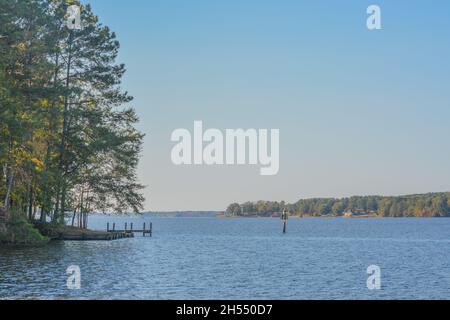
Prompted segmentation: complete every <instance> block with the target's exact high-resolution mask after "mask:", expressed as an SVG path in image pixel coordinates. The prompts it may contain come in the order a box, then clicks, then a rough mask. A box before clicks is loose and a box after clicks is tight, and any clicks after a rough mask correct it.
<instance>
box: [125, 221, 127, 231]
mask: <svg viewBox="0 0 450 320" xmlns="http://www.w3.org/2000/svg"><path fill="white" fill-rule="evenodd" d="M125 232H127V223H126V222H125Z"/></svg>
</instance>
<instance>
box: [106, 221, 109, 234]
mask: <svg viewBox="0 0 450 320" xmlns="http://www.w3.org/2000/svg"><path fill="white" fill-rule="evenodd" d="M106 232H109V222H108V223H107V224H106Z"/></svg>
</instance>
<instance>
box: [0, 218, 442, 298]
mask: <svg viewBox="0 0 450 320" xmlns="http://www.w3.org/2000/svg"><path fill="white" fill-rule="evenodd" d="M112 219H113V218H111V217H109V218H106V217H95V218H93V219H91V222H90V223H91V227H94V228H97V229H104V228H105V227H106V221H112ZM114 220H115V221H116V223H117V227H119V226H122V225H123V222H124V221H128V222H131V221H133V222H134V225H135V228H137V227H140V226H142V222H143V221H146V222H147V223H148V222H149V221H152V222H153V228H154V234H153V237H152V238H142V237H141V236H137V237H136V238H134V239H124V240H118V241H112V242H101V241H95V242H53V243H51V244H50V245H48V246H45V247H39V248H1V249H0V297H1V298H26V299H54V298H57V299H215V298H216V299H228V298H230V299H312V298H314V299H425V298H427V299H449V298H450V250H449V249H450V219H290V220H289V222H288V233H287V234H286V235H282V234H281V223H280V220H278V219H218V218H152V219H143V218H130V217H128V218H114ZM372 264H375V265H378V266H380V268H381V272H382V276H381V281H382V289H381V290H375V291H373V290H368V289H367V287H366V280H367V277H368V275H367V274H366V269H367V267H368V266H369V265H372ZM69 265H78V266H80V268H81V277H82V279H81V289H80V290H69V289H68V288H67V286H66V281H67V277H68V275H67V274H66V269H67V267H68V266H69Z"/></svg>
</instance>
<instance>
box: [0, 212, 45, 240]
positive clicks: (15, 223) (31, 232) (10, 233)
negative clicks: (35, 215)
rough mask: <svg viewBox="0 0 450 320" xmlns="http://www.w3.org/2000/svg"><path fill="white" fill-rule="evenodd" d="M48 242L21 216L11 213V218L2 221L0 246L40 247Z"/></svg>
mask: <svg viewBox="0 0 450 320" xmlns="http://www.w3.org/2000/svg"><path fill="white" fill-rule="evenodd" d="M48 241H49V238H48V237H46V236H43V235H42V234H41V233H40V232H39V231H38V230H37V229H36V228H35V227H34V226H33V225H32V224H31V223H30V222H29V221H27V219H26V218H25V217H23V216H22V215H21V214H18V213H14V212H12V213H11V216H10V217H9V218H8V219H6V220H4V221H3V228H2V230H0V244H8V245H42V244H46V243H47V242H48Z"/></svg>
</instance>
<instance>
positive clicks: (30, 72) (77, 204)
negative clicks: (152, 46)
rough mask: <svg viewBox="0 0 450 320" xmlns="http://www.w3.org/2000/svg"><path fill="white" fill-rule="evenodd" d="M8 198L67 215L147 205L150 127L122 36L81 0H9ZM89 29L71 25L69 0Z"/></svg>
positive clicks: (3, 160) (1, 82)
mask: <svg viewBox="0 0 450 320" xmlns="http://www.w3.org/2000/svg"><path fill="white" fill-rule="evenodd" d="M1 2H2V4H1V7H2V8H1V13H0V119H1V121H0V168H1V172H2V173H3V174H2V175H0V205H2V204H3V206H5V207H6V208H7V209H14V210H16V211H18V212H23V213H24V214H25V213H26V215H27V217H28V219H29V220H33V218H34V215H35V213H36V212H40V213H42V214H41V219H42V221H45V220H46V219H45V218H46V217H48V216H50V217H51V218H52V220H53V221H54V222H55V223H61V222H62V221H63V220H64V218H65V217H66V215H67V214H68V213H73V212H75V213H76V214H77V218H76V219H75V216H73V217H74V222H77V223H78V225H79V226H81V227H85V226H86V221H87V215H88V214H89V213H90V212H93V211H106V210H109V211H116V212H124V211H127V210H131V211H134V212H138V211H139V210H141V209H142V203H143V201H144V198H143V196H142V194H141V189H142V188H143V186H142V185H140V184H139V183H137V177H136V168H137V165H138V160H139V153H140V150H141V145H142V139H143V135H142V134H141V133H140V132H138V131H137V130H136V129H135V128H134V125H135V124H136V123H137V121H138V118H137V116H136V113H135V111H134V110H133V109H132V108H130V107H125V106H124V105H125V104H127V103H129V102H130V101H132V97H131V96H129V95H128V94H127V93H126V92H123V91H122V89H121V87H120V84H121V79H122V76H123V75H124V73H125V66H124V65H123V64H119V63H116V58H117V55H118V50H119V46H120V45H119V42H118V41H117V40H116V35H115V34H114V32H112V31H111V30H110V29H109V28H108V27H107V26H104V25H102V24H101V23H99V19H98V17H97V16H96V15H95V14H94V13H93V12H92V10H91V7H90V6H89V5H81V4H80V1H76V0H21V1H17V0H2V1H1ZM72 4H76V5H79V6H80V7H81V20H82V25H83V28H82V29H81V30H70V29H68V28H67V25H66V20H65V15H66V12H67V7H68V6H69V5H72Z"/></svg>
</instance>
